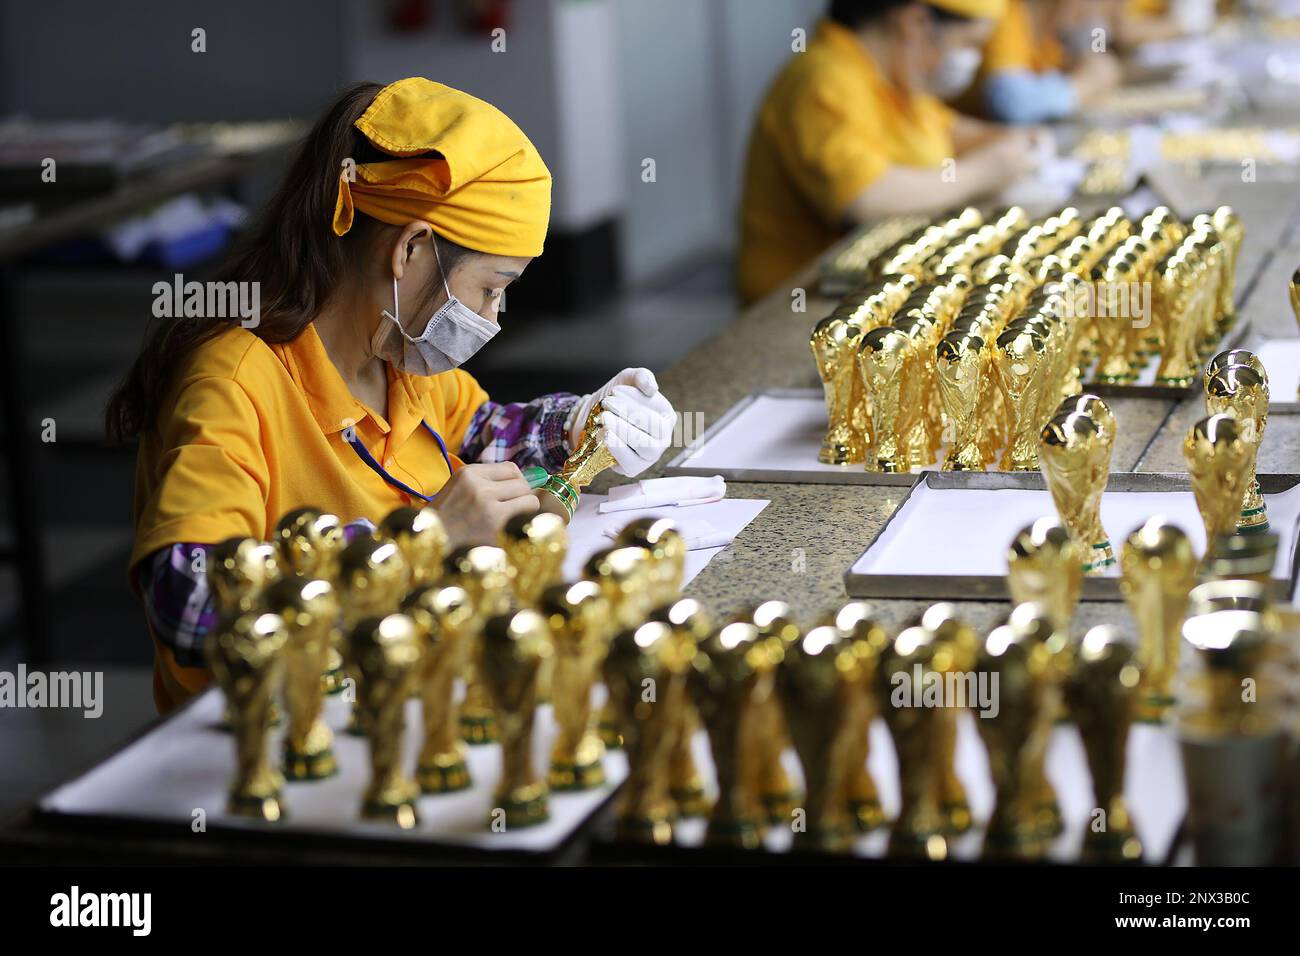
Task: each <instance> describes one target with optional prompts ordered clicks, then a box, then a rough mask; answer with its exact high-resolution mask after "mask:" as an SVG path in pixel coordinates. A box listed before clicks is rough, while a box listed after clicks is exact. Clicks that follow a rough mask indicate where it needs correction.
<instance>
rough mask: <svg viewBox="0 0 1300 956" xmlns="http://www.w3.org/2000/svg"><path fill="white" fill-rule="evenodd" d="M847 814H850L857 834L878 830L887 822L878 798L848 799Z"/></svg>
mask: <svg viewBox="0 0 1300 956" xmlns="http://www.w3.org/2000/svg"><path fill="white" fill-rule="evenodd" d="M849 813H850V814H852V816H853V826H854V827H855V828H857V831H858V832H859V833H870V832H871V831H872V830H878V829H880V828H881V827H883V826H884V825H885V824H886V823H887V822H888V820H887V819H886V817H885V808H884V807H882V806H881V805H880V798H879V797H850V798H849Z"/></svg>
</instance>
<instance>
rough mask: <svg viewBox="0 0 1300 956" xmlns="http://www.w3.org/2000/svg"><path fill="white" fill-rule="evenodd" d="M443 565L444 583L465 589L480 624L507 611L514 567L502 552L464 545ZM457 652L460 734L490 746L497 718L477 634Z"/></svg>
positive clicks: (487, 547) (497, 549)
mask: <svg viewBox="0 0 1300 956" xmlns="http://www.w3.org/2000/svg"><path fill="white" fill-rule="evenodd" d="M444 565H445V568H444V572H443V582H444V583H446V584H451V585H455V586H457V587H461V588H464V589H465V594H466V595H467V596H468V597H469V601H470V604H472V605H473V607H474V609H475V612H476V613H477V614H478V615H479V621H480V622H482V621H485V620H487V619H488V618H489V617H493V616H495V615H497V614H504V613H506V612H507V611H508V610H509V609H510V605H511V602H512V600H513V585H514V579H515V568H514V566H513V565H511V563H510V558H509V555H507V554H506V552H505V550H504V549H502V548H497V547H493V546H492V545H486V544H480V545H467V546H463V547H460V548H457V549H455V550H454V551H452V552H451V554H449V555H447V559H446V561H445V562H444ZM459 649H460V654H461V658H460V666H461V676H462V677H463V678H464V680H465V699H464V701H462V702H461V705H460V732H461V735H462V736H463V737H464V738H465V741H466V743H468V744H470V745H478V744H490V743H493V742H494V741H496V739H497V728H496V715H495V708H494V705H493V702H492V693H491V691H490V690H489V689H488V688H487V686H486V685H485V684H484V683H483V681H482V680H481V679H480V677H479V652H480V649H481V642H480V641H479V634H478V633H477V632H475V633H473V634H471V636H470V638H469V640H467V641H464V642H462V643H461V645H460V648H459Z"/></svg>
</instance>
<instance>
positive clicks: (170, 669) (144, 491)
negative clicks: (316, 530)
mask: <svg viewBox="0 0 1300 956" xmlns="http://www.w3.org/2000/svg"><path fill="white" fill-rule="evenodd" d="M485 401H487V393H486V392H484V391H483V389H482V388H480V387H479V385H478V383H477V382H475V381H474V379H473V377H472V376H470V375H469V374H468V373H466V372H462V371H460V370H459V369H457V370H454V371H451V372H444V373H443V374H441V375H434V376H430V377H420V376H412V375H407V374H404V373H402V372H398V371H395V370H394V369H393V368H392V367H391V366H389V373H388V416H387V418H385V417H383V416H381V415H380V414H378V413H377V412H375V411H374V410H372V409H370V408H368V407H367V406H366V405H365V404H363V403H362V402H361V401H359V400H358V399H356V398H355V397H354V396H353V395H352V393H351V392H350V391H349V390H348V387H347V385H346V383H344V381H343V378H342V376H341V375H339V373H338V370H337V369H336V368H335V367H334V364H333V363H332V362H331V361H330V358H329V356H328V355H327V354H326V352H325V347H324V345H323V344H322V343H321V340H320V336H319V335H317V334H316V328H315V326H313V325H309V326H307V328H306V329H305V330H304V331H303V332H302V334H300V335H299V336H298V337H297V338H296V339H294V340H293V341H292V342H286V343H283V344H275V345H272V344H268V343H266V342H264V341H263V340H262V339H260V338H258V337H257V336H255V335H253V334H252V333H251V332H249V331H247V330H246V329H243V328H239V327H237V326H236V327H232V328H231V329H230V330H229V331H226V332H223V333H222V334H221V335H220V336H218V337H217V338H215V339H213V340H211V341H209V342H207V343H205V344H204V345H203V346H201V347H200V348H199V350H198V351H197V352H196V354H195V355H194V356H193V358H192V359H191V360H190V361H189V363H188V366H187V367H186V368H185V369H184V370H183V371H182V372H181V373H180V375H179V377H178V379H177V381H176V383H175V384H174V385H173V387H172V390H171V393H170V397H169V398H168V400H167V401H166V402H165V403H164V405H163V408H164V409H165V412H164V414H163V416H162V417H161V418H160V420H159V421H158V422H157V424H156V426H155V428H154V429H153V430H151V431H150V432H149V433H148V434H146V435H145V436H144V437H143V439H142V440H141V442H140V449H139V454H138V457H137V459H136V481H135V546H134V548H133V549H132V551H131V564H130V568H131V572H132V573H131V580H132V584H133V586H134V581H135V574H134V570H135V566H136V564H137V563H138V562H140V561H141V560H143V559H144V558H146V557H148V556H149V555H151V554H153V553H154V552H155V551H157V550H159V549H160V548H165V547H167V546H169V545H172V544H175V543H178V542H193V543H196V544H216V543H218V542H220V541H224V540H225V539H226V538H230V537H234V536H236V535H248V536H251V537H254V538H257V539H259V540H266V539H268V538H269V537H270V536H271V532H272V530H273V529H274V528H275V524H276V522H277V521H278V520H279V519H280V517H281V516H282V515H284V514H285V513H286V512H288V511H291V510H293V509H295V508H301V507H307V506H311V507H315V508H320V509H321V510H322V511H327V512H331V513H333V514H336V515H338V516H339V517H340V518H341V519H342V520H343V521H345V522H347V521H353V520H356V519H357V518H363V517H364V518H369V519H370V520H371V521H373V522H375V523H378V522H379V521H380V519H382V518H383V517H384V516H385V515H386V514H388V512H389V511H391V510H392V509H393V508H396V507H397V506H399V505H403V504H409V503H411V501H412V498H411V496H409V495H407V494H406V493H404V492H402V491H400V490H399V489H397V488H395V487H394V486H392V485H390V484H388V483H387V482H386V481H384V479H383V478H382V477H380V475H378V474H377V473H376V472H374V471H373V470H372V469H371V468H370V467H369V466H368V465H367V464H366V463H365V462H364V461H362V459H361V457H360V456H359V455H358V454H357V452H356V450H355V449H354V448H353V447H352V446H351V445H350V444H348V442H347V441H346V440H345V438H344V430H345V429H346V428H347V427H348V426H349V425H351V426H353V428H354V429H355V434H356V436H357V438H359V439H360V440H361V442H362V443H363V444H364V445H365V447H366V449H367V450H368V451H369V452H370V454H371V455H372V456H373V457H374V459H375V460H376V461H378V462H380V463H381V464H383V465H384V467H385V468H386V470H387V471H388V473H389V474H391V475H392V476H393V477H394V478H396V479H398V480H399V481H401V482H403V483H404V484H406V485H407V486H409V487H411V488H413V489H414V490H416V491H418V492H420V493H421V494H424V495H432V494H433V493H434V492H436V491H437V490H438V489H439V488H441V487H442V486H443V484H445V483H446V481H447V479H448V478H449V477H450V473H449V472H448V470H447V465H446V463H445V462H444V461H443V457H442V452H441V451H440V450H439V448H438V444H437V442H436V441H435V440H434V438H433V436H432V435H430V434H429V433H428V431H426V430H425V429H424V428H423V427H422V426H421V424H420V422H421V421H422V420H423V421H425V422H427V423H428V424H429V426H430V427H431V428H433V429H434V430H435V431H437V432H438V433H439V434H440V435H441V436H442V438H443V440H444V441H445V442H446V443H447V451H448V453H449V454H450V455H451V456H452V458H451V460H452V465H453V467H458V466H459V464H460V460H459V459H458V458H456V457H455V452H456V450H457V449H459V448H460V446H461V443H462V441H463V440H464V437H465V432H466V430H467V428H468V427H469V423H470V420H471V419H472V418H473V416H474V412H475V411H477V409H478V408H479V406H480V405H482V404H483V403H484V402H485ZM207 681H208V675H207V673H206V672H205V671H204V670H202V669H199V668H187V667H181V666H179V665H178V664H177V663H176V660H175V658H174V656H173V655H172V652H171V650H170V649H169V648H167V647H165V646H163V645H162V644H161V643H160V642H159V641H158V639H157V637H156V636H155V637H154V694H155V698H156V699H157V701H158V704H159V707H160V709H164V710H166V709H168V708H169V707H170V706H174V705H175V704H176V703H177V702H179V701H180V700H183V699H184V698H185V697H187V696H189V695H191V694H193V693H195V692H196V691H197V690H199V689H200V688H202V687H203V686H204V685H205V684H206V683H207Z"/></svg>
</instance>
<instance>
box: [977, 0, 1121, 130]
mask: <svg viewBox="0 0 1300 956" xmlns="http://www.w3.org/2000/svg"><path fill="white" fill-rule="evenodd" d="M1102 13H1103V8H1102V7H1101V6H1100V5H1098V4H1097V2H1096V0H1008V3H1007V11H1006V13H1005V14H1004V15H1003V17H1002V19H1001V20H999V21H998V25H997V27H996V28H995V29H994V31H993V35H992V36H991V37H990V38H989V41H988V43H987V44H986V45H985V47H984V62H983V64H982V65H981V67H980V75H979V77H978V78H977V80H976V83H975V87H974V89H973V91H972V92H973V94H974V96H973V97H971V99H972V100H973V102H971V104H970V105H972V106H973V107H974V109H975V110H976V112H978V113H980V114H982V115H987V116H988V117H989V118H990V119H994V120H997V121H999V122H1002V123H1045V122H1048V121H1050V120H1057V119H1061V118H1063V117H1066V116H1070V115H1072V114H1074V113H1075V112H1077V111H1078V109H1079V108H1080V107H1081V106H1085V105H1087V104H1088V103H1090V102H1092V101H1093V100H1095V99H1096V98H1097V97H1099V96H1101V95H1102V94H1104V93H1107V92H1109V91H1110V90H1112V89H1114V88H1115V87H1116V86H1118V85H1119V81H1120V66H1119V62H1118V59H1117V57H1116V55H1115V54H1114V53H1111V52H1107V51H1106V49H1105V43H1104V41H1105V32H1104V31H1105V29H1106V28H1105V27H1104V26H1102V24H1104V23H1105V20H1104V19H1102V18H1101V17H1102ZM1097 30H1101V31H1102V32H1101V33H1100V34H1097V33H1095V31H1097ZM963 105H966V103H965V102H963Z"/></svg>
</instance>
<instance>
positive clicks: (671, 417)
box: [565, 368, 677, 477]
mask: <svg viewBox="0 0 1300 956" xmlns="http://www.w3.org/2000/svg"><path fill="white" fill-rule="evenodd" d="M597 402H600V403H601V407H602V408H603V409H604V411H603V412H602V413H601V416H600V419H599V421H600V423H601V425H602V426H604V428H605V446H606V447H607V448H608V449H609V451H610V453H611V454H612V455H613V456H614V460H615V462H617V464H616V465H615V466H614V470H615V471H616V472H618V473H619V474H620V475H626V476H628V477H632V476H633V475H639V474H641V472H643V471H645V470H646V469H647V468H649V467H650V466H651V465H653V464H654V463H655V462H656V461H658V460H659V456H660V455H662V454H663V451H664V449H665V448H667V447H668V444H669V442H671V441H672V437H673V426H674V425H675V424H676V422H677V413H676V412H674V411H673V406H672V404H671V403H670V402H669V401H668V399H666V398H664V396H663V395H662V394H661V393H660V391H659V383H658V382H656V381H655V376H654V373H653V372H651V371H650V370H649V369H648V368H627V369H624V370H623V371H621V372H619V373H618V374H617V375H615V376H614V377H613V378H611V379H610V380H609V381H608V382H606V383H605V384H604V386H602V387H601V388H599V389H597V390H596V391H594V392H592V393H591V394H590V395H584V396H583V397H582V401H580V402H579V403H578V404H577V405H575V406H574V407H573V411H572V412H570V413H569V418H568V420H567V421H566V422H565V431H566V432H567V434H568V439H569V450H570V451H572V450H573V449H574V448H577V447H578V445H579V444H580V443H581V442H582V432H583V429H584V427H585V426H586V424H587V416H588V415H589V414H591V409H592V408H593V407H594V406H595V404H596V403H597Z"/></svg>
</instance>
